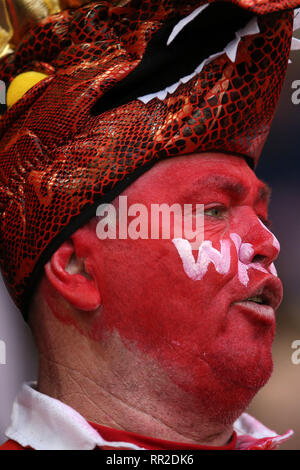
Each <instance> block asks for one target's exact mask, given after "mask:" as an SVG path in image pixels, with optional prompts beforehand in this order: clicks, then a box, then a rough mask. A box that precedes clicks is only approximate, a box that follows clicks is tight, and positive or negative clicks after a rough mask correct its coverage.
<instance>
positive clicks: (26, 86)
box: [6, 72, 48, 108]
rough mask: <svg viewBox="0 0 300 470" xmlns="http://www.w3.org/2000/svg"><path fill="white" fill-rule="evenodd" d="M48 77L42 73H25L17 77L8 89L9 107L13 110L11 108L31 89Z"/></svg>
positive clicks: (7, 101) (7, 100)
mask: <svg viewBox="0 0 300 470" xmlns="http://www.w3.org/2000/svg"><path fill="white" fill-rule="evenodd" d="M47 77H48V75H45V74H44V73H40V72H23V73H20V74H19V75H17V76H16V77H15V78H14V79H13V80H12V82H11V83H10V85H9V87H8V89H7V94H6V103H7V107H8V108H11V106H13V105H14V104H15V103H16V102H17V101H19V100H20V99H21V98H22V97H23V96H24V95H25V93H27V91H28V90H30V88H32V87H33V86H34V85H36V84H37V83H39V82H40V81H41V80H44V79H45V78H47Z"/></svg>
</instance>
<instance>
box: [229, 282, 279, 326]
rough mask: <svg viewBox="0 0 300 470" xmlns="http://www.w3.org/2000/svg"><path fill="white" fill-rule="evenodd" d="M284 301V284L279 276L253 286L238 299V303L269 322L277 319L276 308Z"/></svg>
mask: <svg viewBox="0 0 300 470" xmlns="http://www.w3.org/2000/svg"><path fill="white" fill-rule="evenodd" d="M281 301H282V284H281V281H280V280H279V279H278V278H275V277H272V278H269V279H267V280H265V281H263V282H261V283H260V284H259V285H256V286H252V288H251V289H249V291H248V293H247V294H246V296H245V297H244V298H243V299H240V300H236V301H235V302H234V303H233V305H238V306H239V307H242V308H243V309H245V310H246V311H247V312H248V313H250V314H253V315H254V316H255V317H257V318H260V319H261V320H266V321H267V322H273V321H274V319H275V310H276V309H277V308H278V307H279V305H280V303H281Z"/></svg>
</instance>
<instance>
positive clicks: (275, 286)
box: [92, 154, 282, 405]
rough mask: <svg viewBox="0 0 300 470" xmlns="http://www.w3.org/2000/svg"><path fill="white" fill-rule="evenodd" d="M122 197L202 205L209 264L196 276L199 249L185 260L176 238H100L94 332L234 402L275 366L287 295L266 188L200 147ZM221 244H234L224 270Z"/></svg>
mask: <svg viewBox="0 0 300 470" xmlns="http://www.w3.org/2000/svg"><path fill="white" fill-rule="evenodd" d="M123 195H126V196H127V204H128V207H129V206H130V205H131V204H134V203H139V204H144V205H145V206H147V207H148V208H149V212H150V206H151V204H152V203H156V204H162V203H166V204H168V205H172V204H174V203H179V204H182V205H183V204H193V205H194V206H195V205H196V204H204V210H205V213H204V240H205V241H210V242H211V249H210V250H208V257H209V260H210V262H209V263H208V265H207V269H206V271H205V270H204V271H203V272H202V274H201V276H202V278H201V279H199V278H198V279H197V278H195V276H194V277H193V275H192V274H191V272H192V271H191V272H189V268H188V267H189V265H190V266H191V265H192V264H193V262H196V261H197V256H198V249H197V250H193V255H194V260H193V262H192V261H191V259H189V261H187V258H186V260H185V261H186V263H185V265H184V258H185V256H186V255H185V254H184V250H181V251H180V247H179V246H176V244H175V243H174V242H172V240H171V239H168V240H162V239H160V240H151V239H148V240H131V239H125V240H105V241H101V240H97V242H95V243H96V245H95V249H94V247H92V249H93V250H94V257H93V266H94V267H93V269H94V270H96V272H97V275H98V279H99V286H100V290H101V295H102V301H103V304H102V312H101V316H100V320H98V321H97V324H95V329H94V337H95V338H97V339H100V337H102V335H103V334H105V335H108V336H109V335H110V334H111V333H112V332H114V331H117V332H118V333H119V335H120V337H121V338H122V341H123V342H124V344H125V345H126V347H128V348H130V349H131V350H133V351H135V350H137V351H138V352H139V354H145V355H146V356H150V357H151V358H152V359H154V360H155V361H156V363H157V364H158V366H159V367H160V368H161V369H162V370H163V371H165V373H166V375H167V376H168V377H169V378H170V379H171V380H172V381H173V382H174V383H176V384H177V385H178V386H180V387H181V388H182V389H184V390H185V391H186V392H188V393H190V394H192V395H195V396H197V394H198V395H199V393H200V394H202V395H205V393H207V399H208V400H209V396H210V394H211V393H215V394H216V395H218V394H219V395H220V396H221V395H222V397H223V399H224V400H225V401H226V400H228V401H230V400H231V399H236V395H234V394H232V390H233V389H234V390H236V391H238V393H239V395H240V396H241V394H244V395H245V396H244V399H245V401H247V400H248V399H249V400H251V398H252V397H253V395H254V394H255V393H256V392H257V390H258V389H259V388H260V387H261V386H262V385H263V384H264V383H265V382H266V381H267V379H268V378H269V376H270V373H271V371H272V357H271V345H272V340H273V335H274V329H275V315H274V310H275V309H276V308H277V307H278V305H279V303H280V301H281V297H282V286H281V282H280V281H279V279H278V278H277V277H276V275H275V270H274V268H273V267H272V263H273V261H274V259H275V258H276V257H277V255H278V253H279V245H278V242H277V241H276V239H275V237H274V236H273V235H272V234H271V233H270V232H269V230H268V229H267V228H266V227H265V225H264V223H266V219H267V203H268V196H269V191H268V189H267V188H266V186H265V185H264V184H263V183H262V182H261V181H260V180H258V179H257V177H256V176H255V174H254V173H253V171H252V170H251V169H250V168H249V167H248V166H247V164H246V162H245V161H244V160H243V159H242V158H239V157H235V156H229V155H223V154H202V155H196V154H195V155H190V156H185V157H178V158H173V159H170V160H166V161H164V162H161V163H159V164H157V165H156V166H155V167H154V168H153V169H152V170H150V171H148V172H147V173H146V174H144V175H143V176H141V177H140V178H139V179H138V180H137V181H136V182H135V183H133V184H132V185H131V186H130V187H129V188H128V189H127V190H126V191H125V192H124V193H123ZM221 241H222V243H223V245H224V246H227V248H228V250H227V252H226V250H225V251H224V253H223V255H224V256H223V257H221V258H220V259H219V260H220V263H221V268H220V265H218V263H217V258H218V256H217V258H216V257H214V256H215V255H214V254H213V253H216V252H214V251H213V249H215V250H217V251H218V252H219V253H221ZM203 259H204V258H203ZM213 259H214V260H215V262H213V261H212V260H213ZM251 263H255V264H254V265H253V264H251ZM222 267H223V269H222ZM272 273H273V274H272ZM201 276H200V277H201ZM198 277H199V276H198ZM249 298H252V301H247V302H246V299H249ZM255 300H256V301H257V302H255ZM258 302H263V303H266V304H268V305H261V304H260V303H258ZM269 304H271V306H272V307H270V306H269ZM226 392H230V393H229V394H228V396H227V393H226ZM228 405H229V403H228Z"/></svg>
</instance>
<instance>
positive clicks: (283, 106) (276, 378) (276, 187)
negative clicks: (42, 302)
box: [0, 51, 300, 449]
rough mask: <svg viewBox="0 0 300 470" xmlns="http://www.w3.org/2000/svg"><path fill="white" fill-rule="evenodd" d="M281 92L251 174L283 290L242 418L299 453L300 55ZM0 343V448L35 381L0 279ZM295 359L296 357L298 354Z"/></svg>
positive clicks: (20, 326) (31, 357) (33, 362)
mask: <svg viewBox="0 0 300 470" xmlns="http://www.w3.org/2000/svg"><path fill="white" fill-rule="evenodd" d="M291 58H292V64H290V65H289V67H288V73H287V77H286V81H285V86H284V90H283V93H282V96H281V100H280V103H279V106H278V109H277V113H276V116H275V119H274V122H273V127H272V131H271V134H270V137H269V140H268V142H267V144H266V146H265V148H264V151H263V154H262V158H261V162H260V164H259V166H258V169H257V174H258V176H259V177H260V178H262V179H263V180H264V181H265V182H267V183H268V184H269V185H270V186H271V187H272V188H273V196H272V201H271V206H270V216H271V219H272V220H273V227H272V230H273V231H274V233H275V234H276V236H277V238H278V239H279V241H280V243H281V254H280V257H279V259H278V260H277V262H276V267H277V270H278V272H279V275H280V277H281V279H282V281H283V284H284V287H285V296H284V301H283V303H282V305H281V307H280V309H279V311H278V317H277V318H278V321H277V335H276V340H275V342H274V347H273V354H274V373H273V376H272V378H271V379H270V381H269V382H268V384H267V385H266V386H265V387H264V388H263V389H262V390H261V391H260V392H259V394H258V395H257V396H256V398H255V399H254V401H253V402H252V404H251V406H250V408H249V410H248V412H249V413H251V414H252V415H254V416H255V417H256V418H257V419H259V420H260V421H262V422H263V423H264V424H265V425H266V426H268V427H270V428H271V429H274V430H276V432H278V433H284V432H285V431H287V430H288V429H294V431H295V435H294V437H293V438H292V439H291V440H289V441H288V442H287V443H286V444H284V446H282V448H284V449H300V364H299V365H295V364H293V363H292V360H291V356H292V353H293V352H294V350H293V349H292V347H291V345H292V343H293V342H294V341H295V340H299V341H300V217H299V214H300V155H299V153H300V152H299V141H300V104H299V105H295V104H293V103H292V99H291V98H292V94H293V92H294V91H295V90H293V89H292V83H293V82H294V81H295V80H300V51H299V52H298V53H296V52H295V53H292V56H291ZM299 96H300V93H299ZM0 340H2V341H5V343H6V364H5V365H4V364H0V393H1V400H0V443H2V442H3V441H4V440H5V436H4V430H5V428H6V427H7V426H8V423H9V418H10V413H11V406H12V402H13V399H14V397H15V395H16V393H17V391H18V390H19V388H20V386H21V383H22V382H24V381H30V380H35V379H36V375H37V356H36V350H35V347H34V344H33V342H32V339H31V334H30V331H29V329H28V327H27V325H25V323H24V322H23V320H22V318H21V315H20V314H19V312H18V311H17V309H16V308H15V307H14V305H13V303H12V301H11V300H10V298H9V297H8V296H7V294H6V293H5V287H4V285H3V282H2V279H0ZM299 357H300V354H299Z"/></svg>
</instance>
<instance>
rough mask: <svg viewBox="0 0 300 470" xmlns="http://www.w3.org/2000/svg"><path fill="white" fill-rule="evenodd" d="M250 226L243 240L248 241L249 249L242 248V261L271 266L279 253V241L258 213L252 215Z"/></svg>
mask: <svg viewBox="0 0 300 470" xmlns="http://www.w3.org/2000/svg"><path fill="white" fill-rule="evenodd" d="M249 222H250V221H249ZM248 227H249V230H248V232H247V233H246V234H245V236H244V237H243V239H242V242H243V243H244V244H245V243H246V244H247V245H248V247H249V249H244V250H241V253H240V256H241V257H242V258H243V259H241V261H243V262H244V263H247V264H248V263H260V264H262V265H263V266H264V267H269V266H270V264H272V263H273V261H275V260H276V258H277V257H278V255H279V252H280V244H279V241H278V240H277V238H276V237H275V235H274V234H273V233H272V232H271V231H270V230H269V229H268V228H267V227H266V226H265V225H264V223H263V222H262V221H261V220H260V219H259V217H258V216H257V215H256V214H253V215H252V216H251V222H250V223H249V226H248ZM247 245H246V246H247ZM250 245H251V247H250Z"/></svg>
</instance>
